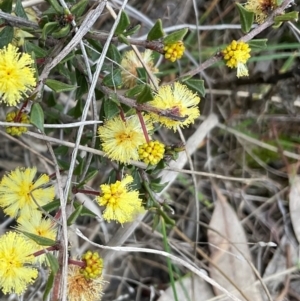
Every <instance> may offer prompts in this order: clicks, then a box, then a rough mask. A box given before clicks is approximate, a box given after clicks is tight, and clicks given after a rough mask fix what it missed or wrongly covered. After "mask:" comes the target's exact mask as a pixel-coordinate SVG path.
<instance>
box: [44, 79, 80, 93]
mask: <svg viewBox="0 0 300 301" xmlns="http://www.w3.org/2000/svg"><path fill="white" fill-rule="evenodd" d="M45 85H46V86H48V87H49V88H50V89H51V90H53V91H54V92H56V93H60V92H67V91H72V90H75V89H77V86H74V85H69V84H65V83H62V82H60V81H58V80H55V79H47V80H46V81H45Z"/></svg>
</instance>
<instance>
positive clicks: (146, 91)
mask: <svg viewBox="0 0 300 301" xmlns="http://www.w3.org/2000/svg"><path fill="white" fill-rule="evenodd" d="M143 86H144V87H143V90H142V91H141V93H140V94H138V96H137V98H136V101H137V103H145V102H148V101H151V100H153V98H154V97H153V94H152V90H151V88H150V86H149V85H147V84H146V85H143Z"/></svg>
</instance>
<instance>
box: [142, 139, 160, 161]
mask: <svg viewBox="0 0 300 301" xmlns="http://www.w3.org/2000/svg"><path fill="white" fill-rule="evenodd" d="M164 153H165V146H164V145H163V144H162V143H160V142H159V141H157V140H155V141H150V142H149V143H144V144H142V145H140V147H139V155H140V159H141V160H142V161H143V162H145V163H146V164H150V165H155V164H157V163H158V162H159V161H160V160H161V159H162V158H163V157H164Z"/></svg>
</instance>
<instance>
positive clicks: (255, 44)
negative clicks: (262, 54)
mask: <svg viewBox="0 0 300 301" xmlns="http://www.w3.org/2000/svg"><path fill="white" fill-rule="evenodd" d="M267 42H268V39H254V40H251V41H249V42H248V44H249V46H250V48H251V50H264V49H266V48H267Z"/></svg>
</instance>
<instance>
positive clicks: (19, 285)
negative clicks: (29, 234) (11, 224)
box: [0, 232, 38, 295]
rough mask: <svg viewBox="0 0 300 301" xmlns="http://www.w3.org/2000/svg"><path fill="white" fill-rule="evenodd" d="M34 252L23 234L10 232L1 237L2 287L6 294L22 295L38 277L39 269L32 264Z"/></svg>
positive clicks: (0, 272)
mask: <svg viewBox="0 0 300 301" xmlns="http://www.w3.org/2000/svg"><path fill="white" fill-rule="evenodd" d="M34 252H35V250H34V247H33V245H32V244H29V243H28V242H27V241H26V240H25V238H24V237H23V235H21V234H18V233H16V232H8V233H6V234H5V235H3V236H1V237H0V287H1V289H2V291H3V293H4V294H7V293H9V294H10V293H16V294H18V295H21V294H22V293H23V292H24V291H25V290H26V288H27V285H28V284H31V283H33V281H34V280H35V279H36V277H37V275H38V271H37V270H36V269H34V268H32V267H31V266H30V265H31V264H32V263H33V261H34V256H33V255H31V254H32V253H34Z"/></svg>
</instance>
